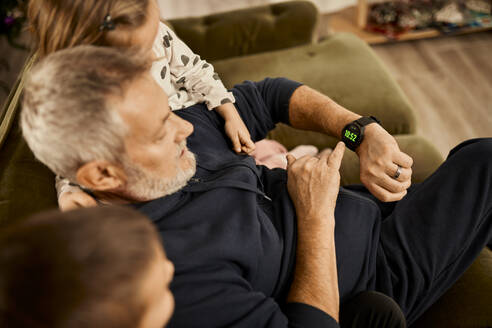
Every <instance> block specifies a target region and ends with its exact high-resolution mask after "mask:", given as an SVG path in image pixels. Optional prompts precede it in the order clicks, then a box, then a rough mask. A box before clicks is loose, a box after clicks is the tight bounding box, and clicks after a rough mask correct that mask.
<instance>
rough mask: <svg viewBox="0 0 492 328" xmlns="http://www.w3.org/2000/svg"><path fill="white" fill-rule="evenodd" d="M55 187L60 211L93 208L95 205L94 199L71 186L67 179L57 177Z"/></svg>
mask: <svg viewBox="0 0 492 328" xmlns="http://www.w3.org/2000/svg"><path fill="white" fill-rule="evenodd" d="M55 186H56V192H57V196H58V206H59V207H60V210H62V211H69V210H74V209H77V208H82V207H93V206H96V205H97V202H96V200H95V199H94V198H92V197H91V196H90V195H89V194H87V193H85V192H84V191H83V190H82V189H80V188H79V187H77V186H73V185H71V184H70V181H68V179H62V178H61V177H58V176H57V177H56V180H55Z"/></svg>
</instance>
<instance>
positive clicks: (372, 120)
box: [355, 116, 381, 126]
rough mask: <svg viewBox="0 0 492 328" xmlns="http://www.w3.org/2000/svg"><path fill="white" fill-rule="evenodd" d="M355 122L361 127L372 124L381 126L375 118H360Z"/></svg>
mask: <svg viewBox="0 0 492 328" xmlns="http://www.w3.org/2000/svg"><path fill="white" fill-rule="evenodd" d="M355 122H357V123H358V124H359V125H360V126H366V125H368V124H371V123H378V124H381V122H380V121H379V120H378V119H377V118H375V117H374V116H363V117H361V118H359V119H358V120H356V121H355Z"/></svg>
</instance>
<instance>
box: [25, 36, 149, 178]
mask: <svg viewBox="0 0 492 328" xmlns="http://www.w3.org/2000/svg"><path fill="white" fill-rule="evenodd" d="M149 68H150V61H149V59H148V58H146V57H145V56H138V54H136V53H134V52H128V51H127V52H125V51H122V50H121V49H113V48H106V47H95V46H78V47H75V48H71V49H66V50H61V51H58V52H55V53H53V54H51V55H49V56H48V57H46V58H45V59H43V60H42V61H41V62H40V63H38V64H37V65H36V66H35V67H34V68H33V69H32V71H31V73H30V77H29V79H28V81H27V83H26V86H25V89H24V98H23V103H22V106H23V109H22V113H21V127H22V132H23V135H24V138H25V139H26V141H27V143H28V145H29V147H30V148H31V150H32V151H33V153H34V155H35V156H36V157H37V158H38V159H39V160H40V161H41V162H43V163H44V164H45V165H47V166H48V167H49V168H50V169H51V170H52V171H53V172H55V173H56V174H58V175H60V176H63V177H65V178H68V179H70V180H72V181H75V176H76V173H77V170H78V169H79V168H80V167H81V166H82V165H84V164H85V163H88V162H90V161H94V160H107V161H111V162H116V163H120V162H121V158H122V155H123V154H124V140H123V138H124V136H125V133H126V129H127V128H126V125H125V124H124V122H123V120H122V119H121V118H120V116H119V115H118V113H117V112H116V110H114V109H112V108H110V107H111V102H110V100H112V99H115V97H123V96H124V93H125V88H126V87H127V86H128V85H129V84H130V83H131V82H132V81H133V80H135V79H137V78H139V77H141V76H143V74H144V73H145V72H147V71H148V70H149Z"/></svg>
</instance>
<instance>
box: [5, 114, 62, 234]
mask: <svg viewBox="0 0 492 328" xmlns="http://www.w3.org/2000/svg"><path fill="white" fill-rule="evenodd" d="M0 154H1V157H0V228H1V227H3V226H4V225H6V224H8V223H11V222H14V221H17V220H19V219H22V218H25V217H26V216H28V215H30V214H32V213H37V212H39V211H41V210H44V209H49V208H54V207H57V203H56V191H55V180H54V179H55V176H54V175H53V173H51V171H50V170H49V169H48V168H47V167H46V166H44V165H43V164H41V163H40V162H39V161H37V160H36V159H35V158H34V156H33V154H32V152H31V151H30V149H29V147H28V146H27V144H26V142H25V141H24V139H23V137H22V133H21V131H20V127H19V124H18V117H16V119H15V120H14V124H13V126H12V128H11V130H10V133H9V135H8V138H7V142H6V143H5V145H4V147H3V148H2V149H1V153H0Z"/></svg>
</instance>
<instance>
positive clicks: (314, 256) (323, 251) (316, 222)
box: [287, 142, 345, 321]
mask: <svg viewBox="0 0 492 328" xmlns="http://www.w3.org/2000/svg"><path fill="white" fill-rule="evenodd" d="M344 149H345V145H344V144H343V143H341V142H340V143H338V145H337V146H336V148H335V150H333V152H332V153H331V154H330V152H329V151H325V152H322V153H321V154H319V157H311V156H304V157H301V158H300V159H298V160H296V159H295V158H294V157H293V156H292V155H287V161H288V178H287V188H288V190H289V194H290V196H291V198H292V201H293V202H294V205H295V207H296V213H297V222H298V224H297V227H298V233H297V249H296V267H295V271H294V279H293V281H292V285H291V287H290V291H289V295H288V296H287V302H296V303H305V304H309V305H311V306H314V307H316V308H318V309H320V310H322V311H324V312H326V313H327V314H329V315H330V316H331V317H332V318H333V319H335V320H336V321H338V312H339V308H340V295H339V290H338V273H337V263H336V252H335V204H336V200H337V197H338V192H339V187H340V173H339V172H338V170H339V169H340V163H341V161H342V157H343V152H344Z"/></svg>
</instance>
